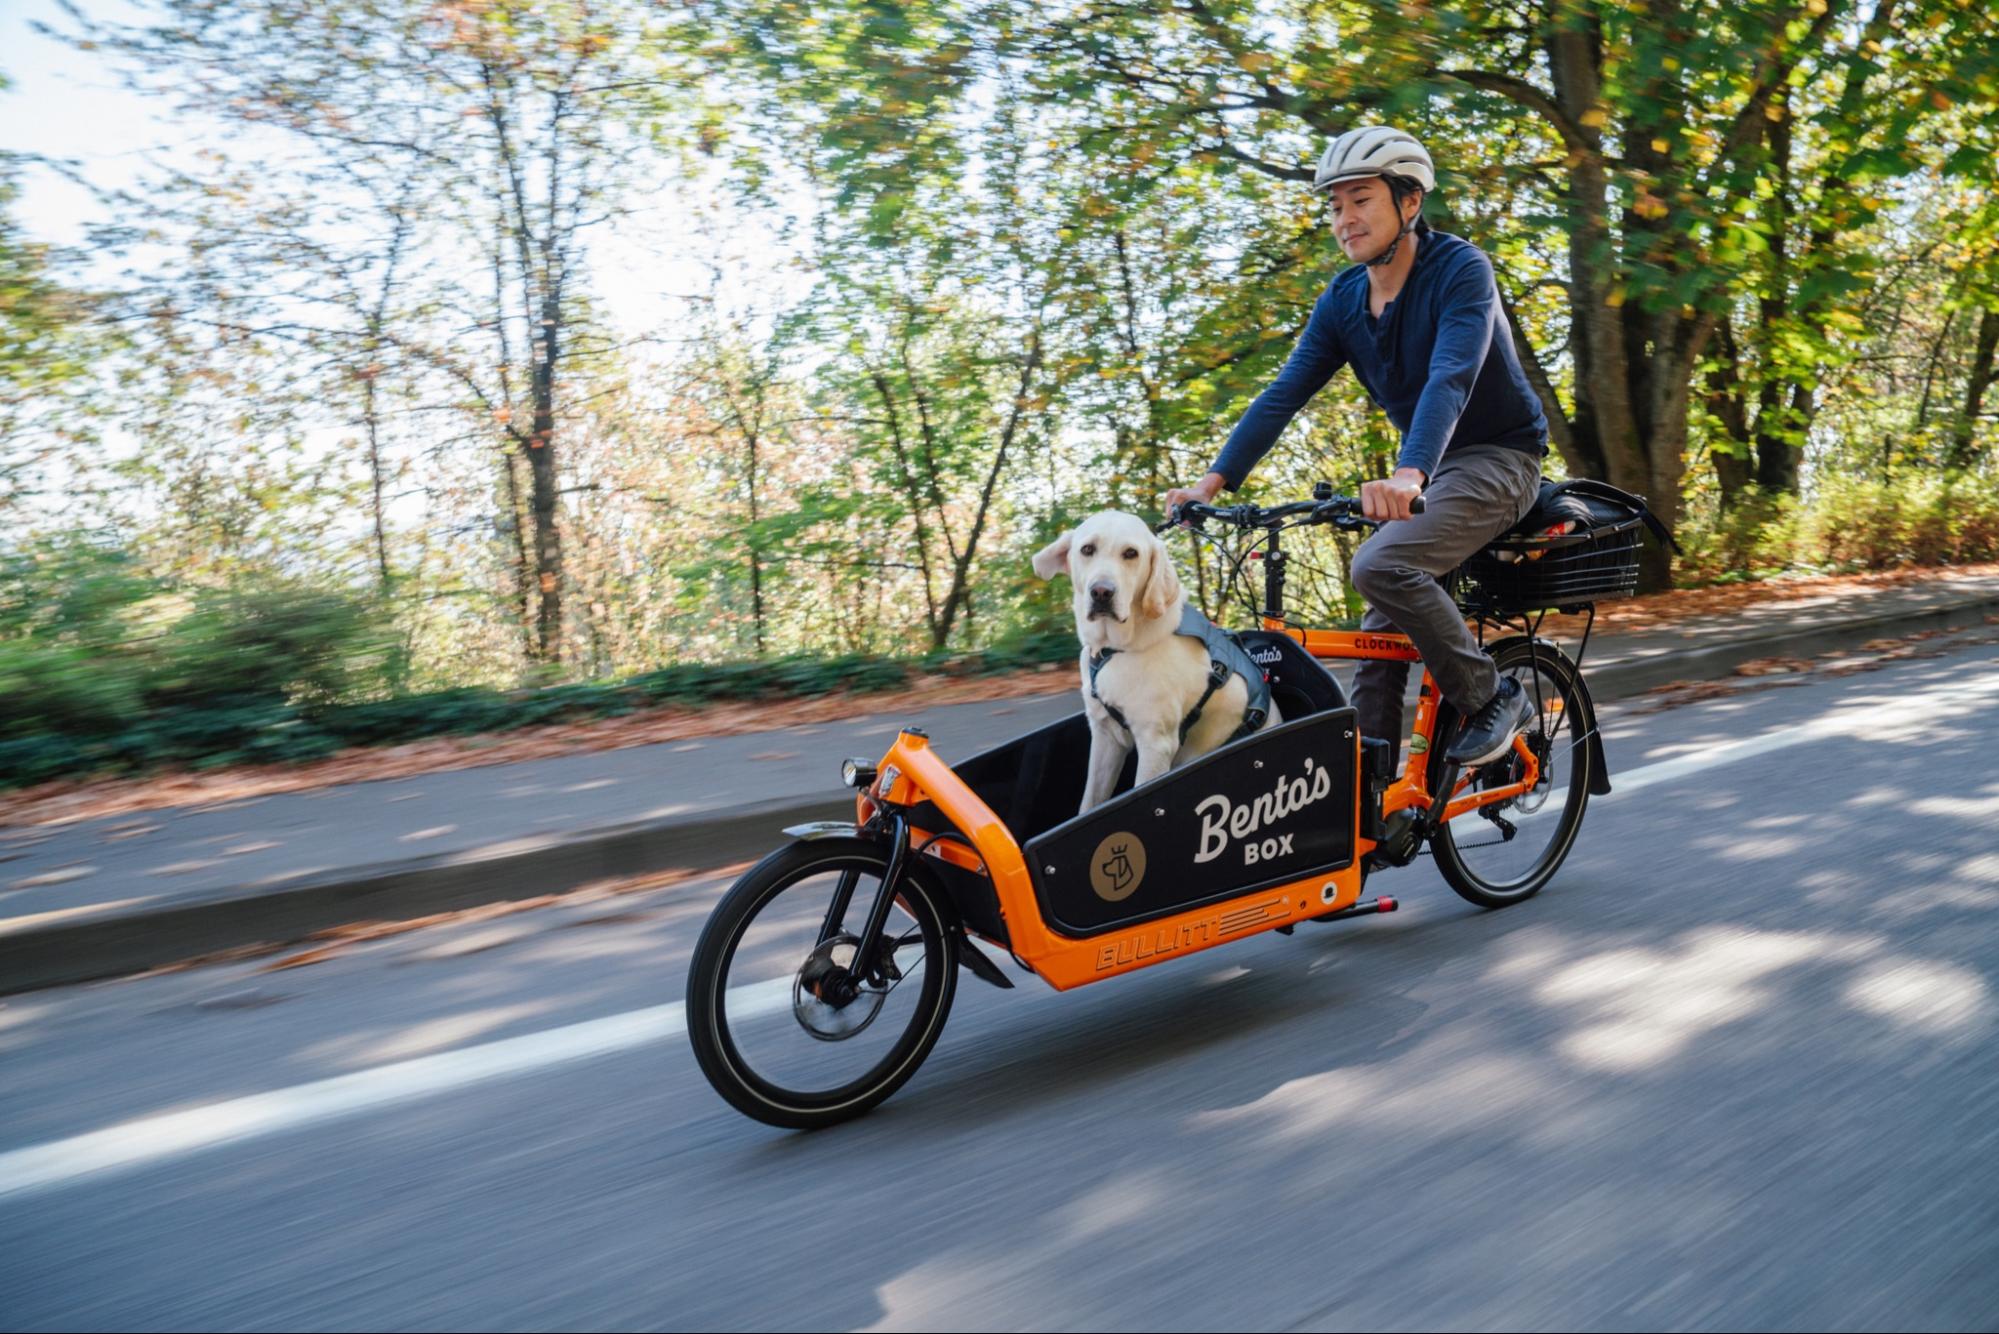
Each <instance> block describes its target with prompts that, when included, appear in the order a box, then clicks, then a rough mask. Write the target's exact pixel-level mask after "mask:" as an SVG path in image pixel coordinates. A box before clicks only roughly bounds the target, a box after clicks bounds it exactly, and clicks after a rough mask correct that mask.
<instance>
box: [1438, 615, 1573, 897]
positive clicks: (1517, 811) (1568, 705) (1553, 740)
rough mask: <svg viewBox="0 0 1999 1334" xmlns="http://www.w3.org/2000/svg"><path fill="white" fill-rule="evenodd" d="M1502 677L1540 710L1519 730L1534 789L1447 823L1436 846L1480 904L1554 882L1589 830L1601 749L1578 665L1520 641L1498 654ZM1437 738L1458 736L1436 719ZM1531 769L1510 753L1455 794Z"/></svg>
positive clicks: (1506, 781) (1447, 873) (1447, 874)
mask: <svg viewBox="0 0 1999 1334" xmlns="http://www.w3.org/2000/svg"><path fill="white" fill-rule="evenodd" d="M1493 664H1494V666H1496V667H1497V668H1498V669H1499V674H1500V675H1501V676H1510V677H1512V678H1513V679H1514V680H1516V681H1518V682H1519V683H1520V688H1521V689H1522V690H1524V691H1525V692H1526V694H1527V699H1528V700H1529V702H1530V703H1531V705H1532V707H1533V712H1532V714H1531V716H1530V717H1529V718H1528V721H1527V725H1526V726H1525V727H1524V728H1523V729H1522V730H1521V736H1523V737H1524V738H1526V740H1527V745H1528V747H1529V749H1531V750H1532V751H1533V752H1534V754H1535V757H1536V758H1537V759H1538V761H1539V763H1540V773H1539V776H1538V777H1537V778H1536V780H1535V784H1534V787H1533V788H1532V789H1531V790H1529V791H1527V792H1524V793H1521V794H1519V795H1518V796H1514V797H1509V798H1507V799H1505V800H1504V801H1500V802H1496V803H1494V804H1492V805H1490V806H1483V807H1480V808H1479V809H1477V810H1475V811H1471V812H1468V813H1466V814H1464V815H1460V816H1459V817H1458V818H1456V819H1455V820H1451V821H1448V822H1446V823H1445V824H1444V826H1443V827H1442V828H1441V829H1439V830H1438V831H1437V832H1436V834H1435V835H1434V836H1433V837H1432V838H1431V840H1430V849H1431V852H1432V854H1433V855H1434V856H1435V857H1436V860H1437V869H1438V870H1439V871H1441V872H1442V873H1443V876H1444V879H1445V881H1446V882H1448V883H1449V885H1450V887H1451V888H1452V889H1454V890H1456V891H1457V892H1458V894H1459V895H1461V896H1462V897H1463V898H1465V899H1467V900H1469V901H1471V902H1472V903H1476V904H1478V905H1479V906H1480V907H1482V908H1504V907H1506V906H1507V905H1509V904H1514V903H1519V902H1520V901H1521V900H1523V899H1527V898H1531V897H1533V896H1534V895H1535V894H1538V893H1539V892H1540V891H1541V889H1542V887H1543V886H1545V885H1546V884H1547V883H1548V882H1549V881H1550V880H1552V879H1554V876H1555V872H1556V871H1558V870H1560V869H1561V865H1562V862H1563V861H1564V860H1565V859H1566V858H1567V857H1568V855H1569V849H1570V848H1571V847H1572V846H1574V844H1575V840H1576V833H1577V831H1578V830H1580V829H1581V828H1582V822H1583V808H1584V807H1585V806H1587V805H1588V803H1589V785H1590V782H1591V780H1592V779H1593V778H1594V777H1595V774H1594V773H1593V772H1592V770H1591V764H1592V762H1593V756H1594V754H1595V752H1594V751H1593V750H1592V749H1591V747H1590V744H1589V741H1590V738H1589V734H1588V729H1589V726H1590V724H1589V719H1590V717H1591V710H1590V707H1589V704H1588V702H1587V698H1586V697H1585V696H1584V694H1583V688H1582V677H1581V672H1580V669H1579V668H1577V666H1576V664H1575V663H1574V662H1573V661H1572V660H1571V659H1570V658H1569V657H1568V655H1567V654H1564V653H1562V652H1561V651H1560V650H1559V649H1556V648H1555V647H1554V646H1553V645H1550V644H1539V645H1530V644H1529V643H1528V642H1527V641H1526V640H1524V639H1523V640H1515V641H1513V642H1511V643H1509V644H1505V645H1502V646H1501V647H1500V649H1499V651H1498V652H1497V653H1496V654H1495V655H1494V657H1493ZM1438 722H1439V726H1438V729H1437V735H1438V736H1439V737H1440V738H1442V737H1447V736H1449V735H1451V732H1450V731H1449V730H1446V727H1447V725H1448V726H1450V727H1454V726H1455V720H1454V719H1443V718H1440V719H1439V720H1438ZM1524 774H1525V766H1524V764H1523V763H1522V761H1521V759H1520V757H1519V755H1518V754H1517V753H1515V752H1513V751H1508V752H1507V753H1506V754H1505V755H1502V756H1501V757H1500V758H1499V759H1497V760H1494V761H1493V762H1492V763H1490V764H1486V765H1482V766H1481V767H1480V768H1479V769H1478V770H1477V771H1476V772H1474V773H1473V774H1472V775H1471V779H1470V781H1469V783H1467V784H1465V785H1464V786H1463V787H1462V788H1460V790H1459V792H1458V795H1459V796H1464V795H1466V794H1467V793H1476V792H1479V791H1481V790H1491V789H1493V788H1499V787H1507V786H1510V785H1512V784H1514V783H1517V782H1519V781H1520V779H1521V778H1522V777H1523V776H1524Z"/></svg>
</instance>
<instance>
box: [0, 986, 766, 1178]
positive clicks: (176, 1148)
mask: <svg viewBox="0 0 1999 1334" xmlns="http://www.w3.org/2000/svg"><path fill="white" fill-rule="evenodd" d="M728 1003H729V1012H730V1014H731V1015H732V1016H734V1017H736V1018H739V1019H740V1018H747V1017H751V1016H754V1015H758V1014H768V1013H773V1012H776V1011H779V1010H782V1009H784V1008H786V1007H787V1006H789V1005H790V1004H791V979H790V978H788V977H780V978H774V979H772V980H771V981H769V982H760V983H758V984H756V985H755V986H751V987H742V988H738V989H737V990H734V991H731V992H730V993H729V1002H728ZM686 1026H687V1016H686V1007H685V1005H684V1004H682V1003H681V1002H678V1001H676V1002H674V1003H673V1004H672V1005H654V1006H649V1007H647V1008H646V1009H643V1010H631V1011H627V1012H626V1013H624V1014H614V1015H609V1016H607V1017H605V1018H602V1019H590V1020H586V1021H585V1022H583V1023H580V1024H568V1025H565V1026H564V1027H562V1028H551V1029H549V1030H547V1031H546V1032H542V1033H527V1034H524V1035H522V1036H520V1037H517V1038H502V1039H500V1040H499V1041H497V1042H485V1043H481V1044H479V1045H478V1046H476V1047H465V1048H462V1049H460V1050H458V1051H447V1052H440V1053H438V1054H437V1055H435V1056H419V1057H416V1058H415V1059H412V1060H408V1061H397V1062H396V1063H395V1064H393V1065H384V1066H381V1067H378V1068H376V1069H373V1070H361V1071H357V1072H356V1073H354V1074H351V1075H338V1076H336V1077H334V1078H332V1079H320V1080H315V1081H313V1082H312V1083H310V1084H299V1085H296V1086H294V1087H292V1088H288V1089H278V1090H276V1091H274V1092H271V1093H255V1094H251V1095H250V1096H249V1097H244V1098H232V1099H231V1100H229V1101H228V1102H219V1103H216V1104H214V1105H213V1106H210V1107H196V1108H192V1109H190V1110H188V1111H185V1112H171V1113H168V1114H166V1115H164V1116H148V1117H141V1118H139V1119H138V1120H136V1121H127V1122H125V1123H124V1124H122V1125H115V1126H110V1127H108V1128H106V1129H104V1130H97V1131H92V1132H91V1133H89V1134H86V1135H76V1136H73V1137H71V1138H69V1139H62V1140H55V1141H53V1142H51V1143H48V1144H38V1145H35V1146H33V1147H31V1148H26V1149H16V1150H14V1151H12V1152H11V1153H5V1154H0V1199H10V1198H15V1197H18V1196H22V1195H27V1194H32V1193H35V1192H37V1191H41V1190H46V1189H49V1188H51V1187H55V1186H62V1185H67V1184H68V1183H70V1182H72V1181H75V1180H77V1179H78V1178H81V1177H86V1176H95V1175H98V1174H101V1173H105V1172H115V1171H120V1170H128V1169H131V1168H137V1167H144V1166H147V1165H150V1164H153V1163H158V1162H164V1161H166V1160H168V1159H172V1158H179V1157H182V1156H184V1155H187V1154H190V1153H196V1152H199V1151H200V1150H202V1149H210V1148H216V1147H218V1146H220V1145H223V1144H237V1143H241V1142H243V1141H244V1140H249V1139H255V1138H257V1137H258V1136H260V1135H274V1134H277V1133H279V1132H281V1131H286V1130H293V1129H296V1128H298V1127H300V1126H307V1125H312V1124H314V1123H315V1122H320V1121H329V1120H333V1119H334V1118H337V1117H342V1116H351V1115H353V1114H354V1113H356V1112H365V1111H370V1110H373V1109H375V1108H378V1107H389V1106H393V1105H394V1104H396V1103H400V1102H409V1101H412V1100H414V1099H417V1098H426V1097H429V1096H431V1095H432V1094H435V1093H443V1092H445V1091H447V1090H450V1089H458V1088H465V1087H467V1086H468V1085H472V1084H481V1083H484V1082H486V1081H487V1080H491V1079H500V1078H503V1077H505V1076H507V1075H514V1074H521V1073H524V1072H526V1071H530V1070H541V1069H546V1068H547V1067H549V1066H554V1065H560V1064H563V1063H564V1062H568V1061H580V1060H586V1059H588V1058H589V1057H592V1056H603V1055H607V1054H609V1053H611V1052H619V1051H625V1050H628V1049H630V1048H632V1047H637V1046H642V1045H644V1044H645V1043H648V1042H657V1041H659V1040H660V1039H662V1038H669V1037H672V1036H674V1035H675V1034H677V1033H680V1032H682V1031H683V1030H684V1029H685V1028H686Z"/></svg>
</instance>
